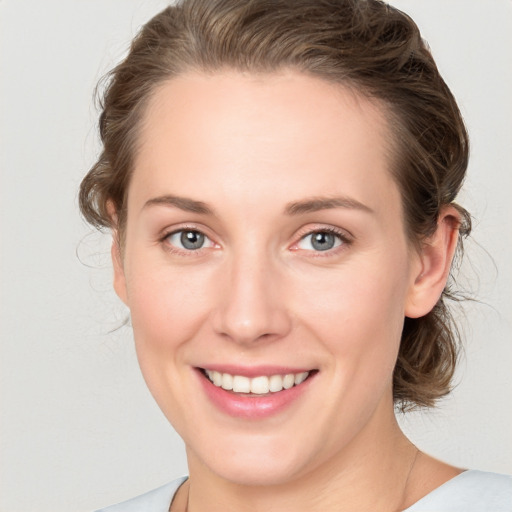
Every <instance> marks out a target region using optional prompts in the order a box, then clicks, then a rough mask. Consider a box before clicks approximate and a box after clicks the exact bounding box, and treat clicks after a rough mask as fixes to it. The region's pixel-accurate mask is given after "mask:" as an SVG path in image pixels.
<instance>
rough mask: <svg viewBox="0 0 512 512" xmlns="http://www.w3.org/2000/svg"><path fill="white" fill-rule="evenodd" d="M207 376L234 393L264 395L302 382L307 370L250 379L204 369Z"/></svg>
mask: <svg viewBox="0 0 512 512" xmlns="http://www.w3.org/2000/svg"><path fill="white" fill-rule="evenodd" d="M205 372H206V375H207V376H208V378H209V379H210V380H211V381H212V382H213V384H214V385H215V386H217V387H219V388H222V389H226V390H228V391H230V390H233V391H234V392H235V393H252V394H255V395H266V394H267V393H269V392H272V393H277V392H279V391H282V390H283V389H290V388H291V387H293V386H298V385H299V384H301V383H302V382H304V381H305V380H306V379H307V378H308V375H309V372H301V373H287V374H286V375H270V376H269V377H267V376H265V375H262V376H259V377H254V378H252V379H250V378H249V377H244V376H243V375H231V374H229V373H220V372H217V371H212V370H205Z"/></svg>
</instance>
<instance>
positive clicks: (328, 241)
mask: <svg viewBox="0 0 512 512" xmlns="http://www.w3.org/2000/svg"><path fill="white" fill-rule="evenodd" d="M342 243H343V240H342V238H341V236H340V235H337V234H336V233H331V232H330V231H314V232H313V233H309V235H306V236H305V237H303V238H301V239H300V241H299V243H298V244H297V247H298V248H299V249H305V250H307V251H311V250H313V251H328V250H329V249H334V248H335V247H339V246H340V245H341V244H342Z"/></svg>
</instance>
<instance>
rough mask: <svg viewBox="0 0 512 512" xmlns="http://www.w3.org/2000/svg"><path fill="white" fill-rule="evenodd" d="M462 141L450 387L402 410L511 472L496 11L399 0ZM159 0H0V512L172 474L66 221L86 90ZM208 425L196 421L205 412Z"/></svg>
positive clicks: (124, 338)
mask: <svg viewBox="0 0 512 512" xmlns="http://www.w3.org/2000/svg"><path fill="white" fill-rule="evenodd" d="M392 3H394V4H395V5H397V6H398V7H400V8H402V9H403V10H405V11H406V12H408V13H409V14H411V15H412V17H413V18H414V19H415V20H416V21H417V23H418V24H419V26H420V28H421V30H422V32H423V35H424V37H425V38H426V39H427V40H428V41H429V43H430V46H431V48H432V51H433V53H434V56H435V57H436V59H437V62H438V64H439V67H440V68H441V71H442V72H443V74H444V76H445V78H446V80H447V82H448V84H449V85H450V86H451V88H452V90H453V92H454V94H455V96H456V97H457V98H458V100H459V102H460V106H461V109H462V112H463V114H464V116H465V119H466V121H467V125H468V127H469V131H470V134H471V141H472V159H471V165H470V168H469V177H468V180H467V183H466V186H465V189H464V192H463V194H462V196H461V198H460V202H461V203H462V204H464V205H465V206H466V207H467V208H468V209H469V210H470V211H471V212H472V213H473V215H474V217H475V230H474V239H473V242H471V243H469V244H468V247H467V256H468V263H467V264H466V266H465V267H464V269H463V272H464V276H465V279H464V283H465V286H467V287H469V288H470V289H471V290H472V292H473V293H475V294H476V296H477V297H478V298H479V300H480V302H474V303H470V304H468V305H467V306H466V307H465V313H464V314H462V313H459V314H458V315H459V316H460V317H463V316H465V317H466V318H465V319H464V318H463V319H462V328H463V331H464V336H465V347H466V348H465V355H464V358H463V361H462V363H461V365H460V368H459V372H458V374H457V383H458V385H457V387H456V389H455V391H454V393H453V395H452V396H451V397H450V398H449V399H447V400H445V401H444V402H443V403H442V404H441V405H440V407H439V408H438V409H436V410H435V411H432V412H425V411H423V412H420V413H414V414H411V415H408V416H406V417H404V418H401V419H400V421H401V423H402V425H403V428H404V429H405V430H406V432H408V433H409V434H410V436H411V437H412V439H413V441H414V442H416V443H417V444H418V445H419V446H420V447H421V448H422V449H423V450H425V451H427V452H430V453H432V454H433V455H435V456H437V457H440V458H442V459H445V460H446V461H448V462H450V463H453V464H455V465H457V466H462V467H471V468H480V469H484V470H491V471H497V472H509V473H512V434H511V433H512V412H511V404H512V376H511V374H512V371H511V370H512V241H511V240H512V200H511V197H512V172H511V164H512V157H511V142H512V138H511V135H512V123H511V119H512V108H511V91H512V74H511V69H512V62H511V57H510V55H511V53H510V48H512V2H511V1H510V0H486V1H485V2H484V1H482V0H449V1H447V0H429V1H425V0H401V1H395V2H392ZM165 5H166V2H165V1H163V0H87V1H86V0H73V1H71V0H46V1H44V2H43V1H37V0H0V52H1V53H0V55H1V64H0V65H1V68H0V80H1V85H0V87H1V90H0V109H1V110H0V123H1V128H0V129H1V132H0V144H1V153H0V155H1V156H0V158H1V162H0V169H1V183H0V209H1V256H0V258H1V260H0V263H1V295H0V297H1V311H0V314H1V316H0V322H1V342H2V347H1V359H0V364H1V367H0V368H1V415H0V418H1V420H0V421H1V437H0V443H1V444H0V447H1V475H0V482H1V484H0V485H1V488H0V510H1V511H2V512H34V511H40V512H45V511H48V512H50V511H51V512H64V511H87V510H92V509H94V508H96V507H100V506H104V505H107V504H109V503H112V502H116V501H120V500H122V499H126V498H128V497H131V496H134V495H136V494H138V493H142V492H144V491H146V490H148V489H151V488H153V487H156V486H158V485H160V484H162V483H164V482H166V481H168V480H170V479H172V478H175V477H178V476H180V475H182V474H184V473H186V461H185V456H184V451H183V447H182V444H181V440H180V439H179V437H178V436H177V435H176V434H175V433H174V431H173V430H172V428H171V427H170V426H169V425H168V424H167V421H166V420H165V418H164V417H163V415H162V414H161V413H160V411H159V410H158V408H157V406H156V405H155V404H154V403H153V400H152V398H151V397H150V395H149V392H148V391H147V390H146V388H145V385H144V383H143V381H142V378H141V376H140V373H139V370H138V366H137V363H136V360H135V356H134V350H133V343H132V339H131V332H130V328H129V327H121V328H119V327H120V326H121V325H122V324H123V321H124V319H125V317H126V314H127V313H126V310H125V309H124V308H123V307H122V306H121V304H120V301H119V300H118V299H117V298H116V297H115V295H114V293H113V291H112V289H111V269H110V262H109V254H108V252H109V238H108V236H107V235H99V234H95V233H93V232H92V231H91V230H90V229H89V228H88V227H87V226H86V225H85V224H84V222H83V221H82V220H81V218H80V216H79V213H78V208H77V200H76V195H77V188H78V186H79V182H80V179H81V177H82V176H83V175H84V173H85V172H86V171H87V169H88V168H89V167H90V166H91V164H92V163H93V161H94V158H95V155H97V152H98V139H97V131H96V117H97V112H96V110H95V107H94V105H93V102H92V94H93V89H94V86H95V84H96V82H97V80H98V79H99V78H100V77H101V76H102V75H103V74H104V73H105V72H106V71H108V70H109V69H110V68H111V67H112V66H113V65H114V64H115V63H116V62H118V61H119V59H120V58H121V57H122V56H123V55H124V53H125V51H126V49H127V45H128V42H129V40H130V39H131V37H132V36H133V35H134V34H135V33H136V31H137V29H138V28H139V26H140V24H141V23H143V22H144V21H146V20H147V19H148V18H149V17H150V16H151V15H153V14H155V13H156V12H157V11H158V10H160V9H161V8H163V7H164V6H165ZM205 421H207V418H206V419H205Z"/></svg>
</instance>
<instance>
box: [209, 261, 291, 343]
mask: <svg viewBox="0 0 512 512" xmlns="http://www.w3.org/2000/svg"><path fill="white" fill-rule="evenodd" d="M224 270H225V273H224V277H225V279H223V280H222V282H223V284H224V287H223V289H220V290H219V295H218V297H217V307H216V310H215V311H214V317H213V325H214V329H215V331H216V332H217V334H220V335H222V336H225V337H228V338H230V339H231V340H232V341H234V342H236V343H239V344H242V345H251V344H253V343H255V342H259V343H261V342H263V341H271V340H276V339H279V338H282V337H284V336H286V335H287V334H288V333H289V331H290V330H291V327H292V321H291V317H290V315H289V312H288V311H287V309H286V300H285V295H286V290H285V289H284V287H283V286H282V284H283V283H282V279H280V276H279V272H278V270H277V269H276V268H275V265H274V266H273V265H272V264H271V263H269V261H268V260H265V259H264V258H259V257H256V256H255V255H254V254H252V255H251V256H247V257H243V256H241V257H240V258H238V259H237V260H236V261H232V262H231V263H230V265H229V268H227V269H224Z"/></svg>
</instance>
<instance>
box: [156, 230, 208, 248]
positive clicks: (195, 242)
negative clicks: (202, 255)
mask: <svg viewBox="0 0 512 512" xmlns="http://www.w3.org/2000/svg"><path fill="white" fill-rule="evenodd" d="M165 240H166V241H167V243H169V244H170V245H172V246H173V247H175V248H177V249H181V250H185V251H197V250H198V249H204V248H205V247H214V245H215V244H214V243H213V242H212V241H211V240H210V239H209V238H208V237H207V236H206V235H205V234H204V233H201V232H200V231H197V230H195V229H180V230H179V231H174V232H173V233H170V234H169V235H167V236H166V237H165Z"/></svg>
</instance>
